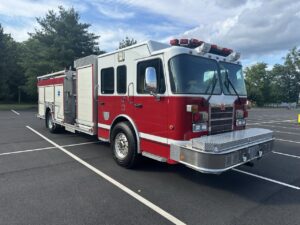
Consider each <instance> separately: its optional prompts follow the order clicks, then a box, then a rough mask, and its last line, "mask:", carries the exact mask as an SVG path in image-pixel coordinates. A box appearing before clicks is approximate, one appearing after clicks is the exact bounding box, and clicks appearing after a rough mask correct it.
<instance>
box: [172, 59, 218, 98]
mask: <svg viewBox="0 0 300 225" xmlns="http://www.w3.org/2000/svg"><path fill="white" fill-rule="evenodd" d="M169 68H170V74H171V76H170V82H171V90H172V92H173V93H175V94H207V95H210V94H211V92H212V90H213V93H212V94H221V88H220V83H219V76H218V71H219V68H218V63H217V61H215V60H212V59H207V58H203V57H198V56H193V55H187V54H182V55H177V56H175V57H173V58H172V59H170V61H169ZM214 83H216V84H215V85H214ZM214 86H215V88H214V89H213V87H214Z"/></svg>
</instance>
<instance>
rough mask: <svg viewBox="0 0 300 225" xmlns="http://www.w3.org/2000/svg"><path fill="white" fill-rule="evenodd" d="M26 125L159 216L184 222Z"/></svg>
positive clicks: (171, 220) (173, 221) (179, 222)
mask: <svg viewBox="0 0 300 225" xmlns="http://www.w3.org/2000/svg"><path fill="white" fill-rule="evenodd" d="M26 127H27V128H28V129H29V130H31V131H32V132H34V133H35V134H37V135H38V136H40V137H41V138H43V139H44V140H46V141H48V142H49V143H50V144H52V145H53V146H55V147H56V148H58V149H60V150H61V151H62V152H64V153H66V154H67V155H69V156H70V157H71V158H73V159H74V160H76V161H77V162H79V163H80V164H82V165H83V166H85V167H87V168H88V169H90V170H91V171H93V172H95V173H96V174H98V175H99V176H101V177H102V178H104V179H105V180H107V181H108V182H110V183H111V184H113V185H115V186H116V187H118V188H119V189H121V190H122V191H124V192H126V193H127V194H128V195H130V196H131V197H133V198H135V199H136V200H138V201H139V202H141V203H142V204H144V205H145V206H147V207H149V208H150V209H152V210H153V211H155V212H157V213H158V214H160V215H161V216H163V217H164V218H166V219H167V220H169V221H170V222H172V223H174V224H181V225H183V224H185V223H184V222H183V221H181V220H179V219H177V218H176V217H174V216H173V215H171V214H170V213H168V212H166V211H165V210H163V209H162V208H160V207H159V206H157V205H155V204H154V203H152V202H150V201H149V200H147V199H145V198H144V197H142V196H141V195H139V194H137V193H135V192H134V191H132V190H131V189H129V188H128V187H126V186H125V185H123V184H121V183H120V182H118V181H116V180H115V179H113V178H112V177H110V176H108V175H107V174H105V173H103V172H102V171H100V170H98V169H97V168H95V167H93V166H92V165H90V164H88V163H87V162H86V161H84V160H82V159H81V158H79V157H78V156H76V155H74V154H73V153H71V152H69V151H68V150H66V149H65V148H63V147H62V146H60V145H58V144H56V143H55V142H54V141H52V140H50V139H49V138H47V137H45V136H44V135H42V134H41V133H39V132H38V131H36V130H35V129H33V128H31V127H30V126H26Z"/></svg>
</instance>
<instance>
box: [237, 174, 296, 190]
mask: <svg viewBox="0 0 300 225" xmlns="http://www.w3.org/2000/svg"><path fill="white" fill-rule="evenodd" d="M232 170H234V171H236V172H239V173H243V174H247V175H249V176H252V177H256V178H259V179H262V180H266V181H269V182H272V183H275V184H279V185H282V186H285V187H289V188H292V189H295V190H300V187H298V186H295V185H291V184H287V183H284V182H281V181H278V180H274V179H271V178H267V177H263V176H260V175H257V174H254V173H249V172H246V171H243V170H239V169H232Z"/></svg>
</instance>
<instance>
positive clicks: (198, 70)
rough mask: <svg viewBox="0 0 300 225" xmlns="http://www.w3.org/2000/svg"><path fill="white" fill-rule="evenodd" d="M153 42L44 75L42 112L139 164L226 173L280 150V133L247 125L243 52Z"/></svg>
mask: <svg viewBox="0 0 300 225" xmlns="http://www.w3.org/2000/svg"><path fill="white" fill-rule="evenodd" d="M170 44H171V45H168V44H163V43H159V42H155V41H147V42H144V43H140V44H137V45H133V46H130V47H127V48H124V49H120V50H117V51H114V52H111V53H107V54H103V55H99V56H95V55H91V56H88V57H84V58H81V59H77V60H75V62H74V68H75V70H74V71H73V70H63V71H59V72H56V73H51V74H47V75H44V76H40V77H38V93H39V110H38V117H40V118H43V119H45V120H46V127H47V128H48V129H49V130H50V131H51V132H56V131H57V130H58V129H60V128H61V127H64V128H65V129H66V130H68V131H71V132H76V131H78V132H83V133H87V134H90V135H97V137H98V139H99V140H102V141H106V142H110V143H111V147H112V153H113V157H114V159H115V160H116V162H117V163H118V164H120V165H121V166H124V167H127V168H131V167H133V166H134V165H135V164H136V162H137V161H138V159H139V157H140V156H141V155H142V156H146V157H149V158H152V159H155V160H158V161H161V162H167V163H170V164H175V163H182V164H184V165H186V166H188V167H190V168H192V169H194V170H197V171H200V172H204V173H215V174H218V173H221V172H223V171H226V170H228V169H231V168H233V167H236V166H239V165H241V164H245V163H247V162H250V161H252V160H254V159H257V158H261V157H262V156H263V155H265V154H266V153H268V152H270V151H271V150H272V145H273V139H274V138H273V133H272V131H270V130H267V129H258V128H252V129H246V118H247V116H248V112H247V108H246V101H247V93H246V88H245V82H244V77H243V73H242V66H241V65H240V63H239V62H238V59H239V54H238V53H236V52H234V51H232V50H231V49H227V48H221V47H219V46H216V45H212V44H208V43H205V42H202V41H198V40H196V39H180V40H178V39H174V40H171V42H170Z"/></svg>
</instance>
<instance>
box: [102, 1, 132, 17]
mask: <svg viewBox="0 0 300 225" xmlns="http://www.w3.org/2000/svg"><path fill="white" fill-rule="evenodd" d="M96 7H97V9H98V11H99V12H100V13H101V14H103V15H104V16H107V17H109V18H112V19H129V18H132V17H134V15H135V14H134V13H133V12H125V11H123V10H120V9H119V8H118V7H116V6H115V5H113V6H105V5H104V4H96Z"/></svg>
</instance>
